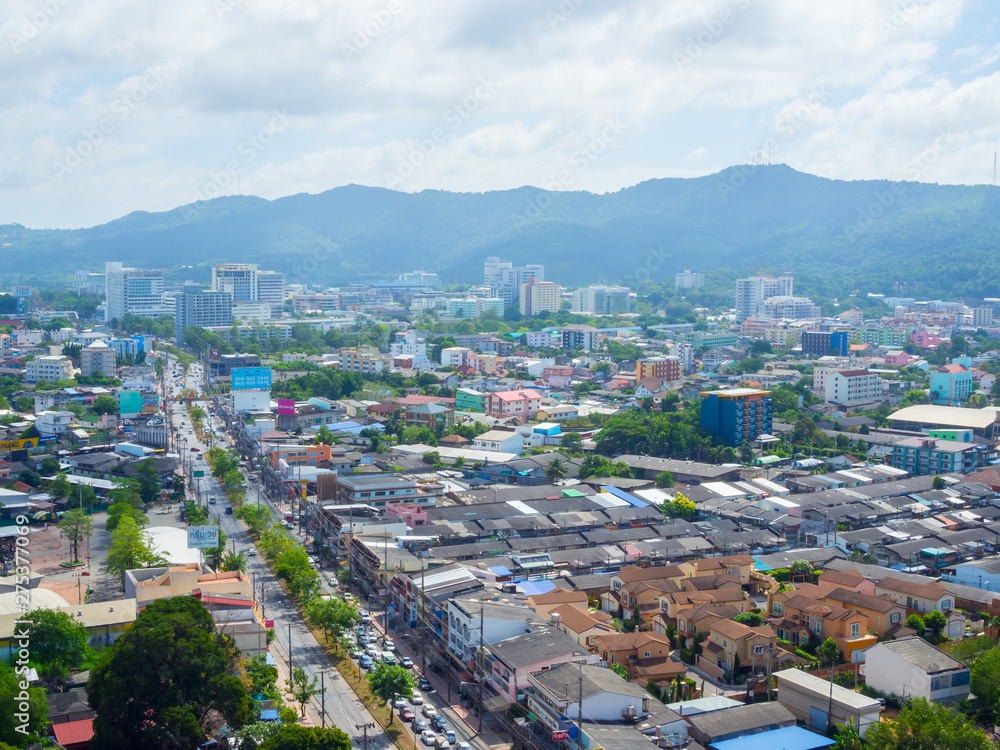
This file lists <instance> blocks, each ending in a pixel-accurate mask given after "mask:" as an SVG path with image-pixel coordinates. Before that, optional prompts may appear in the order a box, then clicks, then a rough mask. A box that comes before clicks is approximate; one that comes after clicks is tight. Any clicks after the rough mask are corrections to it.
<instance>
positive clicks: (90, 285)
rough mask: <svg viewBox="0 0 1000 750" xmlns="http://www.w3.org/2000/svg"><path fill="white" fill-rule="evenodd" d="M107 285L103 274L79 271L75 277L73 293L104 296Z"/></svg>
mask: <svg viewBox="0 0 1000 750" xmlns="http://www.w3.org/2000/svg"><path fill="white" fill-rule="evenodd" d="M106 283H107V282H106V281H105V278H104V274H103V273H90V272H89V271H77V272H76V275H75V276H74V277H73V291H74V292H75V293H76V294H104V292H105V284H106Z"/></svg>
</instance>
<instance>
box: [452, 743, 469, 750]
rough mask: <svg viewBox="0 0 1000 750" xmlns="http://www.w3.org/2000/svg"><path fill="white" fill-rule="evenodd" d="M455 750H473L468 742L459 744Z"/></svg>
mask: <svg viewBox="0 0 1000 750" xmlns="http://www.w3.org/2000/svg"><path fill="white" fill-rule="evenodd" d="M455 750H472V745H470V744H469V743H468V742H458V743H457V744H456V745H455Z"/></svg>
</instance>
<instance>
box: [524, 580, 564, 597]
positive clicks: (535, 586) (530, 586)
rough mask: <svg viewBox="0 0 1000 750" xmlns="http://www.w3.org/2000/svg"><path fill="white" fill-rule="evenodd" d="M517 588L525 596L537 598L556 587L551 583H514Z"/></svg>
mask: <svg viewBox="0 0 1000 750" xmlns="http://www.w3.org/2000/svg"><path fill="white" fill-rule="evenodd" d="M515 583H516V584H517V587H518V588H519V589H521V591H523V592H524V595H525V596H538V595H539V594H547V593H548V592H550V591H552V589H554V588H555V587H556V585H555V584H554V583H552V581H515Z"/></svg>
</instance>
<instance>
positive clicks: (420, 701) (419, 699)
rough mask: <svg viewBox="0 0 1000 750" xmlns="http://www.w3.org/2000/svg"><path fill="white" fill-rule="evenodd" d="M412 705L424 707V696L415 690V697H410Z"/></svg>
mask: <svg viewBox="0 0 1000 750" xmlns="http://www.w3.org/2000/svg"><path fill="white" fill-rule="evenodd" d="M410 703H412V704H413V705H414V706H422V705H424V696H422V695H421V694H420V693H418V692H417V691H416V690H414V691H413V695H411V696H410Z"/></svg>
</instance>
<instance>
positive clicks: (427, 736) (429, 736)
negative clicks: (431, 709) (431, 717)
mask: <svg viewBox="0 0 1000 750" xmlns="http://www.w3.org/2000/svg"><path fill="white" fill-rule="evenodd" d="M436 739H437V735H436V734H434V732H432V731H431V730H430V729H425V730H424V731H423V732H421V733H420V741H421V742H423V743H424V744H425V745H427V747H434V740H436Z"/></svg>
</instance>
